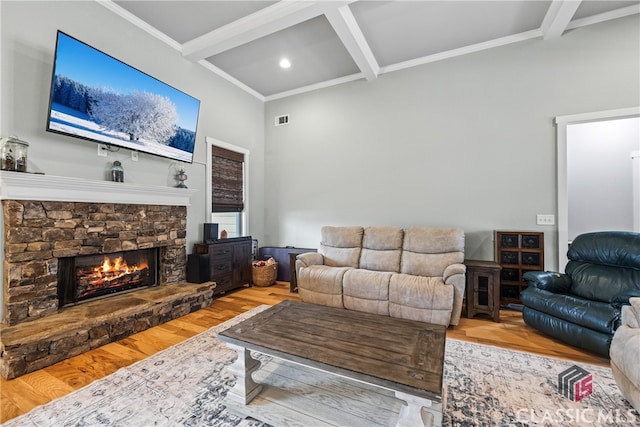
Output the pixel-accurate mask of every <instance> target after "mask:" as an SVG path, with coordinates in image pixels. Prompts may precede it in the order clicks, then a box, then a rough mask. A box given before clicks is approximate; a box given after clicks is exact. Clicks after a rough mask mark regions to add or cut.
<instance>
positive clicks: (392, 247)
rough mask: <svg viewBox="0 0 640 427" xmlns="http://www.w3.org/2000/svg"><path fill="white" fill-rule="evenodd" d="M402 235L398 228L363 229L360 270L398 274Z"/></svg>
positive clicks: (400, 229)
mask: <svg viewBox="0 0 640 427" xmlns="http://www.w3.org/2000/svg"><path fill="white" fill-rule="evenodd" d="M403 235H404V232H403V231H402V228H400V227H365V229H364V237H363V239H362V253H361V254H360V268H363V269H367V270H373V271H393V272H396V273H397V272H399V271H400V255H401V254H402V237H403Z"/></svg>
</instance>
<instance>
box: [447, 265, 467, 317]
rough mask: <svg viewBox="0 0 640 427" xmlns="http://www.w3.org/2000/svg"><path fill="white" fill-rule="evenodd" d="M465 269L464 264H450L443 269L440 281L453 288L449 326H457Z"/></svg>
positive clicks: (462, 297)
mask: <svg viewBox="0 0 640 427" xmlns="http://www.w3.org/2000/svg"><path fill="white" fill-rule="evenodd" d="M466 272H467V267H466V266H465V265H464V264H451V265H449V266H447V268H445V269H444V272H443V273H442V280H443V281H444V284H445V285H450V286H453V309H452V311H451V319H450V321H449V324H450V325H457V324H458V323H459V322H460V315H461V314H462V302H463V301H464V293H465V292H464V288H465V273H466Z"/></svg>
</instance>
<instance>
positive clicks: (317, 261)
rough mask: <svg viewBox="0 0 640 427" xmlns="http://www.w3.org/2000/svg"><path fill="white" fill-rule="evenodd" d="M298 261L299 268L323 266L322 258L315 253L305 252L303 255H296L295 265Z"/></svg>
mask: <svg viewBox="0 0 640 427" xmlns="http://www.w3.org/2000/svg"><path fill="white" fill-rule="evenodd" d="M298 261H301V263H300V266H301V267H309V266H310V265H322V264H324V256H322V255H321V254H319V253H317V252H305V253H303V254H298V255H296V265H298Z"/></svg>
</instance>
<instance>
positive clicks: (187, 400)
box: [3, 305, 640, 427]
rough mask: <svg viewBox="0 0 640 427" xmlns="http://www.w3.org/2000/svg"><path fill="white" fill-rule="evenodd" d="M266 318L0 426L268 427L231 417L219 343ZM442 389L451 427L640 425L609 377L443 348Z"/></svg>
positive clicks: (468, 347) (228, 359)
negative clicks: (583, 385) (564, 376)
mask: <svg viewBox="0 0 640 427" xmlns="http://www.w3.org/2000/svg"><path fill="white" fill-rule="evenodd" d="M266 308H268V306H266V305H263V306H260V307H257V308H255V309H253V310H251V311H249V312H246V313H244V314H242V315H240V316H237V317H235V318H234V319H231V320H229V321H227V322H225V323H223V324H221V325H218V326H215V327H212V328H211V329H209V330H207V331H205V332H203V333H201V334H198V335H196V336H194V337H192V338H189V339H187V340H186V341H183V342H182V343H180V344H177V345H175V346H172V347H170V348H168V349H166V350H163V351H161V352H159V353H156V354H155V355H153V356H151V357H149V358H147V359H144V360H142V361H140V362H137V363H135V364H133V365H131V366H129V367H126V368H122V369H120V370H118V371H116V372H115V373H113V374H111V375H109V376H107V377H105V378H103V379H100V380H97V381H95V382H93V383H91V384H89V385H87V386H86V387H84V388H82V389H80V390H77V391H75V392H73V393H71V394H69V395H67V396H64V397H62V398H60V399H57V400H54V401H53V402H50V403H48V404H46V405H42V406H39V407H37V408H35V409H33V410H32V411H30V412H28V413H27V414H24V415H22V416H20V417H18V418H15V419H13V420H10V421H8V422H6V423H5V424H3V426H5V427H16V426H21V427H22V426H40V427H44V426H56V427H58V426H225V427H226V426H229V427H235V426H242V427H247V426H252V427H265V426H266V425H265V424H263V423H261V422H259V421H256V420H252V419H242V418H240V417H238V416H236V415H234V414H233V413H231V412H230V411H228V410H227V408H226V407H225V405H224V402H223V399H224V397H225V396H226V393H227V391H228V390H229V388H230V387H232V386H233V384H234V383H235V378H234V377H233V376H232V375H230V374H229V373H228V372H227V371H226V370H225V369H224V368H225V366H227V365H229V364H231V363H232V362H233V360H234V359H235V358H236V353H235V352H233V351H230V350H228V349H227V347H226V345H225V344H224V343H223V342H221V341H219V340H217V338H216V335H217V333H218V332H219V331H222V330H224V329H226V328H227V327H229V326H231V325H232V324H235V323H237V322H239V321H241V320H244V319H246V318H248V317H250V316H252V315H254V314H256V313H258V312H260V311H262V310H264V309H266ZM260 359H261V360H262V362H263V364H264V363H268V362H269V361H270V358H268V357H266V356H260ZM274 362H275V361H274ZM574 365H577V366H578V368H579V369H581V371H579V372H580V373H581V374H580V377H582V378H583V379H584V378H585V377H587V376H588V375H590V376H591V378H589V379H590V381H588V383H589V384H590V389H588V390H590V393H583V395H584V397H583V398H582V399H581V400H578V401H576V400H577V399H576V398H575V396H574V397H573V398H572V397H571V396H569V395H568V394H567V393H565V392H566V391H567V390H565V389H564V388H565V387H564V386H562V387H559V385H558V376H559V374H561V373H562V372H564V371H566V370H568V369H571V368H572V367H573V366H574ZM444 383H445V385H446V389H447V398H446V410H445V411H444V420H443V425H446V426H514V425H515V426H517V425H522V426H526V425H532V426H582V425H612V426H614V425H615V426H625V425H629V426H631V425H639V424H640V416H639V415H638V414H637V412H635V411H634V410H633V408H632V407H631V406H630V405H629V404H628V403H627V402H626V401H625V400H624V399H623V397H622V395H621V394H620V391H619V390H618V388H617V386H616V384H615V381H614V380H613V377H612V374H611V370H610V369H609V368H605V367H599V366H595V365H589V364H584V363H579V364H575V363H573V362H570V361H565V360H559V359H553V358H547V357H542V356H537V355H533V354H529V353H523V352H517V351H510V350H505V349H500V348H497V347H491V346H485V345H480V344H473V343H468V342H464V341H458V340H453V339H447V345H446V357H445V378H444ZM589 384H587V385H589ZM563 394H567V396H568V397H565V395H563ZM306 427H312V426H306ZM345 427H346V426H345ZM349 427H356V426H349Z"/></svg>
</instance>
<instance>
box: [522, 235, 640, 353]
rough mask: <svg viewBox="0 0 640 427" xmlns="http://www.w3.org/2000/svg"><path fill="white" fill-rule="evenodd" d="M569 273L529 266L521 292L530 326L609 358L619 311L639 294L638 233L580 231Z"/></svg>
mask: <svg viewBox="0 0 640 427" xmlns="http://www.w3.org/2000/svg"><path fill="white" fill-rule="evenodd" d="M567 257H568V258H569V262H568V263H567V266H566V268H565V274H560V273H554V272H543V271H539V272H538V271H530V272H527V273H525V274H524V276H523V278H524V279H525V280H526V281H528V282H529V286H528V287H527V288H526V289H524V290H523V291H522V293H521V295H520V299H521V300H522V304H523V305H524V308H523V318H524V321H525V323H526V324H527V325H529V326H531V327H533V328H535V329H537V330H539V331H541V332H544V333H545V334H548V335H551V336H552V337H555V338H558V339H560V340H562V341H564V342H566V343H567V344H570V345H573V346H576V347H580V348H582V349H585V350H588V351H591V352H593V353H596V354H598V355H601V356H604V357H609V346H610V345H611V339H612V338H613V333H614V332H615V330H616V329H617V328H618V326H620V316H621V315H620V310H621V308H622V306H623V305H625V304H629V298H631V297H640V233H633V232H625V231H605V232H595V233H586V234H581V235H580V236H578V237H576V239H575V240H574V241H573V243H572V244H571V247H570V248H569V251H568V253H567Z"/></svg>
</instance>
